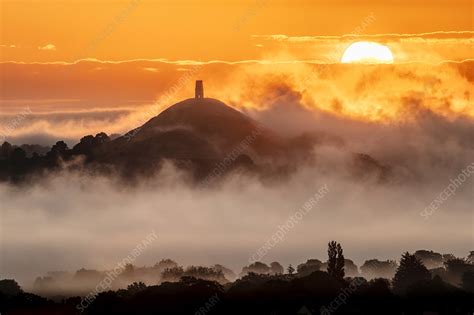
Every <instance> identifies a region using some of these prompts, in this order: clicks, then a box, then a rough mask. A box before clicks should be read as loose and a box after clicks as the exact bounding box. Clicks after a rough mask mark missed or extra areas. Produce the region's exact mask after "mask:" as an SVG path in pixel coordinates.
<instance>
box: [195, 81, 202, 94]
mask: <svg viewBox="0 0 474 315" xmlns="http://www.w3.org/2000/svg"><path fill="white" fill-rule="evenodd" d="M195 98H204V86H203V85H202V80H197V81H196V90H195Z"/></svg>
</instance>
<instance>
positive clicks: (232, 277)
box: [212, 264, 237, 281]
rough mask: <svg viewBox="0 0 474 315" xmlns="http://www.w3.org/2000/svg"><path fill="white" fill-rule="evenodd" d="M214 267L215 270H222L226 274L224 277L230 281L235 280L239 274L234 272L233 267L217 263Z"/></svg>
mask: <svg viewBox="0 0 474 315" xmlns="http://www.w3.org/2000/svg"><path fill="white" fill-rule="evenodd" d="M212 268H214V269H215V270H218V271H222V273H223V274H224V277H225V278H226V279H227V280H229V281H234V280H235V278H237V275H236V274H235V272H233V271H232V270H231V269H229V268H227V267H225V266H222V265H219V264H216V265H214V266H213V267H212Z"/></svg>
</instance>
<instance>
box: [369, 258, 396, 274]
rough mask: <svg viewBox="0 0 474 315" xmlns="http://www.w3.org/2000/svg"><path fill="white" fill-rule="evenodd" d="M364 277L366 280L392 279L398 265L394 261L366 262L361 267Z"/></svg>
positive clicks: (373, 260) (376, 260) (375, 260)
mask: <svg viewBox="0 0 474 315" xmlns="http://www.w3.org/2000/svg"><path fill="white" fill-rule="evenodd" d="M360 271H361V273H362V276H364V277H365V278H366V279H373V278H379V277H380V278H385V279H392V278H393V276H394V275H395V272H396V271H397V263H396V262H395V261H393V260H386V261H380V260H378V259H370V260H366V261H365V262H364V264H363V265H362V266H361V267H360Z"/></svg>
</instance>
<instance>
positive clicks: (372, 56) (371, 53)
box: [341, 42, 393, 63]
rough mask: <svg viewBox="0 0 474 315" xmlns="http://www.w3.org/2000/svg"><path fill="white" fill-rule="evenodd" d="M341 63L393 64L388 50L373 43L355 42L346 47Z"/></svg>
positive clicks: (391, 55)
mask: <svg viewBox="0 0 474 315" xmlns="http://www.w3.org/2000/svg"><path fill="white" fill-rule="evenodd" d="M341 62H342V63H393V54H392V52H391V51H390V49H389V48H388V47H387V46H385V45H382V44H379V43H374V42H355V43H352V44H351V45H350V46H349V47H347V49H346V51H345V52H344V55H343V56H342V58H341Z"/></svg>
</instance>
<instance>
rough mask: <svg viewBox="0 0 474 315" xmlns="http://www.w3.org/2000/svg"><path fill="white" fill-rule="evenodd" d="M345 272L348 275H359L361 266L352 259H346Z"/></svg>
mask: <svg viewBox="0 0 474 315" xmlns="http://www.w3.org/2000/svg"><path fill="white" fill-rule="evenodd" d="M344 273H345V275H346V276H347V277H357V276H359V268H358V267H357V265H356V264H355V263H354V261H352V260H351V259H344Z"/></svg>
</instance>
